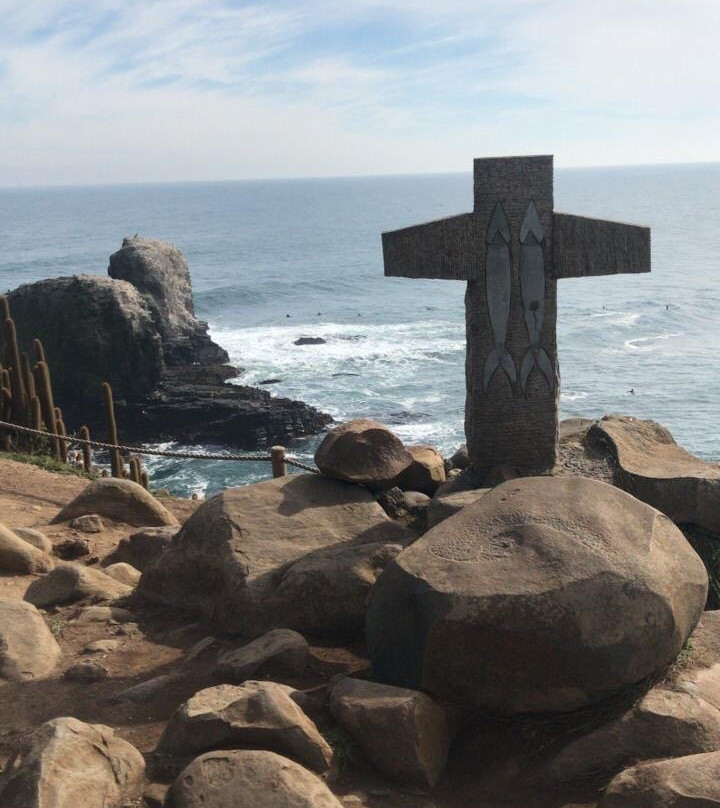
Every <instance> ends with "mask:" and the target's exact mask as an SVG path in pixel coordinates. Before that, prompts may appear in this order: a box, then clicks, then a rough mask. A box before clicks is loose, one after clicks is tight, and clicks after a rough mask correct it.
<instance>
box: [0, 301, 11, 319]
mask: <svg viewBox="0 0 720 808" xmlns="http://www.w3.org/2000/svg"><path fill="white" fill-rule="evenodd" d="M10 318H11V314H10V301H9V300H8V299H7V297H5V295H0V321H1V322H3V323H4V322H5V320H9V319H10Z"/></svg>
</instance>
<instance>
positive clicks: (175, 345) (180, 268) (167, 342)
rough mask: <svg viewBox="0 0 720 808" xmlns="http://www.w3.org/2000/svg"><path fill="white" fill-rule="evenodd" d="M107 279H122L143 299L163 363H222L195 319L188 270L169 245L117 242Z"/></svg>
mask: <svg viewBox="0 0 720 808" xmlns="http://www.w3.org/2000/svg"><path fill="white" fill-rule="evenodd" d="M108 275H109V276H110V277H111V278H116V279H118V280H123V281H128V282H129V283H131V284H132V285H133V286H134V287H135V288H136V289H137V290H138V292H140V294H142V295H143V297H144V298H145V300H146V302H147V305H148V308H149V309H150V312H151V314H152V317H153V320H154V322H155V326H156V328H157V331H158V334H159V335H160V338H161V340H162V344H163V356H164V360H165V364H166V365H168V366H172V365H190V364H193V363H196V362H202V363H204V364H212V365H214V364H223V363H225V362H227V361H228V355H227V352H226V351H225V350H223V349H222V348H221V347H220V346H219V345H217V344H216V343H214V342H213V341H212V340H211V339H210V337H209V336H208V333H207V330H208V327H207V323H204V322H202V321H201V320H198V319H197V318H196V317H195V310H194V306H193V295H192V285H191V282H190V269H189V267H188V264H187V261H186V260H185V256H184V255H183V254H182V253H181V252H180V250H179V249H178V248H177V247H175V246H174V245H173V244H167V243H166V242H164V241H158V240H157V239H149V238H141V237H139V236H136V237H135V238H126V239H123V243H122V247H121V248H120V249H119V250H118V251H117V252H116V253H113V254H112V255H111V256H110V266H109V267H108Z"/></svg>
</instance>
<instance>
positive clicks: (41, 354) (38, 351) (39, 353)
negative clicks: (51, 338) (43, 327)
mask: <svg viewBox="0 0 720 808" xmlns="http://www.w3.org/2000/svg"><path fill="white" fill-rule="evenodd" d="M33 347H34V348H35V360H36V361H37V362H45V363H47V359H46V358H45V348H43V344H42V342H40V340H39V339H34V340H33Z"/></svg>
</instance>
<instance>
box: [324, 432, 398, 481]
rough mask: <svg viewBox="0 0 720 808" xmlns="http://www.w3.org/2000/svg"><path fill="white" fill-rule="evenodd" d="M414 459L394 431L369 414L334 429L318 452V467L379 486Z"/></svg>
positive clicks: (343, 476) (341, 476)
mask: <svg viewBox="0 0 720 808" xmlns="http://www.w3.org/2000/svg"><path fill="white" fill-rule="evenodd" d="M412 462H413V458H412V455H411V454H410V452H408V450H407V449H406V448H405V446H404V445H403V442H402V441H401V440H400V438H398V436H397V435H395V433H394V432H391V431H390V430H389V429H388V428H387V427H386V426H384V425H383V424H381V423H379V422H378V421H371V420H369V419H367V418H357V419H355V420H354V421H348V422H347V423H346V424H341V425H340V426H339V427H337V428H336V429H333V430H332V432H329V433H328V434H327V435H326V436H325V438H324V439H323V442H322V443H321V444H320V446H318V448H317V451H316V452H315V463H316V464H317V467H318V468H319V469H320V471H322V473H323V474H325V475H327V476H328V477H335V478H336V479H338V480H345V481H346V482H351V483H361V484H364V485H369V486H371V487H378V488H382V487H384V486H385V485H387V484H388V483H390V481H391V480H394V479H395V477H397V476H398V475H399V474H401V473H402V472H403V471H405V469H407V468H408V467H409V466H410V464H411V463H412Z"/></svg>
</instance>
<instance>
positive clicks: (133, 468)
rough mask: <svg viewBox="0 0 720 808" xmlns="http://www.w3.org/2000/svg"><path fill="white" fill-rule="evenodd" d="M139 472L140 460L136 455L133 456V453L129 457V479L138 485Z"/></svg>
mask: <svg viewBox="0 0 720 808" xmlns="http://www.w3.org/2000/svg"><path fill="white" fill-rule="evenodd" d="M140 474H141V471H140V461H139V460H138V458H137V457H135V455H132V456H131V457H130V479H131V480H132V481H133V482H134V483H137V484H138V485H139V484H140Z"/></svg>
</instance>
